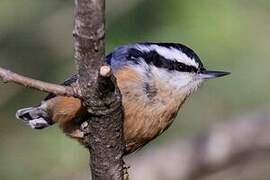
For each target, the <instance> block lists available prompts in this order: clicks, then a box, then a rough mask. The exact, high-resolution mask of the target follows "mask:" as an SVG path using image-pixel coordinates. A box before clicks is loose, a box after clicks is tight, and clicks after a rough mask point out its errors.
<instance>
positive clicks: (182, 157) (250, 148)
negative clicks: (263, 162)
mask: <svg viewBox="0 0 270 180" xmlns="http://www.w3.org/2000/svg"><path fill="white" fill-rule="evenodd" d="M262 152H268V153H269V152H270V114H269V113H260V114H255V115H253V114H249V115H247V116H244V117H241V118H239V119H236V120H233V121H230V122H227V123H224V124H219V125H216V126H214V127H212V128H211V129H210V130H209V131H207V133H205V134H201V135H199V136H197V137H195V138H193V139H190V140H187V141H185V142H179V143H176V144H173V145H170V146H166V147H164V148H161V149H159V150H156V151H151V152H149V153H147V154H145V155H143V156H142V157H135V158H134V159H132V164H133V171H132V172H131V175H130V176H131V179H147V180H159V179H168V180H170V179H178V180H195V179H200V178H202V177H205V176H207V175H210V174H213V173H215V172H218V171H220V170H222V169H225V168H227V167H231V166H233V165H235V164H238V163H239V162H243V160H245V159H247V158H248V157H251V156H253V155H256V154H257V155H258V154H261V153H262ZM160 162H164V163H160Z"/></svg>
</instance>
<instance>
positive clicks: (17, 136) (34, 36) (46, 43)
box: [0, 0, 270, 180]
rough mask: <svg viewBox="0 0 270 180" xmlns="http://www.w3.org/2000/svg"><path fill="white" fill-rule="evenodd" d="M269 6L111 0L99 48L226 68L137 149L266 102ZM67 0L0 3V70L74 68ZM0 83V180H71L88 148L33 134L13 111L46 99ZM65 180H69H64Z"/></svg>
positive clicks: (40, 74)
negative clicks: (163, 50)
mask: <svg viewBox="0 0 270 180" xmlns="http://www.w3.org/2000/svg"><path fill="white" fill-rule="evenodd" d="M269 20H270V1H269V0H256V1H254V0H226V1H217V0H201V1H197V0H188V1H187V0H186V1H183V0H166V1H164V0H110V1H108V2H107V35H106V40H107V52H109V51H111V50H112V49H113V48H114V47H117V46H119V45H122V44H126V43H132V42H139V41H140V42H144V41H155V42H161V41H163V42H181V43H183V44H186V45H188V46H190V47H192V48H193V49H194V50H195V51H196V52H197V53H198V54H199V55H200V57H201V59H202V61H203V62H204V64H205V65H206V67H208V68H212V69H219V70H227V71H231V72H232V75H231V76H228V77H226V78H222V79H218V80H213V81H209V82H207V83H205V84H204V86H203V87H202V88H201V89H200V90H199V91H198V92H197V93H196V94H195V95H194V96H192V98H190V99H189V101H188V102H187V103H186V104H185V106H184V108H183V110H182V112H183V113H181V114H180V115H179V116H178V118H177V120H176V121H175V122H174V124H173V126H172V127H171V128H170V129H169V130H168V131H166V133H164V135H163V136H162V137H160V138H158V139H157V140H155V141H154V142H152V143H150V144H149V145H147V147H146V148H144V149H142V152H143V151H145V150H146V149H148V150H149V149H151V148H153V147H155V146H158V145H159V144H161V143H164V142H167V141H177V140H179V139H181V138H186V137H188V136H192V135H194V134H195V133H197V132H200V131H203V130H204V129H206V128H207V127H209V125H211V124H213V123H215V122H217V121H224V120H226V119H229V118H232V117H234V116H237V115H239V114H242V113H245V112H249V111H256V110H258V109H263V108H265V107H268V106H269V105H270V96H269V88H270V83H269V80H267V78H268V75H269V72H270V68H269V67H270V61H269V59H268V57H269V56H270V50H269V48H270V45H269V42H270V36H269V35H270V21H269ZM72 28H73V1H64V0H48V1H44V0H43V1H42V0H13V1H10V0H0V66H2V67H5V68H9V69H11V70H13V71H15V72H18V73H21V74H24V75H27V76H30V77H34V78H38V79H41V80H45V81H49V82H55V83H58V82H59V83H60V82H61V81H63V79H65V78H66V77H68V76H69V74H71V73H72V72H74V71H75V66H74V61H73V45H72V36H71V32H72ZM44 95H45V94H44V93H40V92H37V91H34V90H29V89H25V88H22V87H20V86H17V85H14V84H1V85H0V179H1V180H17V179H23V180H24V179H27V180H31V179H38V180H45V179H46V180H47V179H78V178H75V177H78V175H79V174H80V173H81V172H84V173H85V172H87V170H88V152H87V150H85V149H84V148H82V147H81V146H80V145H79V144H78V143H77V142H75V141H73V140H70V139H68V138H66V137H65V136H64V135H63V134H62V133H61V131H60V130H59V129H58V128H57V127H53V128H49V129H45V130H42V131H38V130H32V129H30V128H29V127H28V126H26V125H25V124H24V123H23V122H22V121H19V120H16V118H15V112H16V110H17V109H18V108H21V107H25V106H26V107H27V106H32V105H35V104H37V103H39V101H40V99H41V98H42V97H43V96H44ZM72 177H73V178H72Z"/></svg>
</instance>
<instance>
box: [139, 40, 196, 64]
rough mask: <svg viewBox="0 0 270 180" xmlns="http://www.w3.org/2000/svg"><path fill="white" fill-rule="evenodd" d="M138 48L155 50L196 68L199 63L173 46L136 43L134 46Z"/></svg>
mask: <svg viewBox="0 0 270 180" xmlns="http://www.w3.org/2000/svg"><path fill="white" fill-rule="evenodd" d="M136 48H137V49H138V50H141V51H145V52H150V51H156V52H157V53H158V54H160V55H161V56H163V57H164V58H166V59H169V60H172V61H173V60H176V61H177V62H181V63H184V64H186V65H189V66H194V67H196V68H199V64H198V63H197V62H196V61H195V59H194V58H192V59H191V58H189V57H188V56H187V55H186V54H185V53H183V52H181V51H180V50H178V49H176V48H174V47H170V48H167V47H162V46H158V45H149V46H145V45H141V44H139V45H137V47H136Z"/></svg>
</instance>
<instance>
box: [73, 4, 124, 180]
mask: <svg viewBox="0 0 270 180" xmlns="http://www.w3.org/2000/svg"><path fill="white" fill-rule="evenodd" d="M75 5H76V7H75V27H74V31H73V36H74V45H75V59H76V63H77V67H78V71H79V85H80V89H81V92H82V99H83V102H84V105H85V106H86V107H87V109H88V112H89V113H90V114H91V116H90V118H91V119H89V121H88V122H89V123H88V124H89V127H88V130H87V131H88V132H87V133H86V134H88V135H87V136H85V145H86V146H87V147H88V149H89V151H90V154H91V156H90V157H91V159H90V166H91V171H92V179H93V180H110V179H112V180H121V179H122V178H123V170H122V168H123V160H122V156H123V153H124V147H125V143H124V138H123V120H122V119H123V111H122V104H121V94H120V91H119V89H118V87H117V84H116V81H115V78H114V77H113V75H112V73H111V69H110V67H109V66H106V65H105V64H106V63H105V49H104V36H105V30H104V28H105V0H99V1H97V0H75Z"/></svg>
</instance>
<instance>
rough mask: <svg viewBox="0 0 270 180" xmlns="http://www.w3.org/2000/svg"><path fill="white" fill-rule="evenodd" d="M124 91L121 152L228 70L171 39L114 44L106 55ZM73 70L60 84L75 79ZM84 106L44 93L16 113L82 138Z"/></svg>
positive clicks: (154, 132)
mask: <svg viewBox="0 0 270 180" xmlns="http://www.w3.org/2000/svg"><path fill="white" fill-rule="evenodd" d="M106 59H107V63H108V64H109V65H110V66H111V68H112V71H113V74H114V75H115V77H116V79H117V84H118V86H119V88H120V91H121V93H122V96H123V106H124V114H125V115H124V136H125V141H126V154H127V153H131V152H133V151H135V150H137V149H138V148H140V147H142V146H143V145H144V144H146V143H147V142H149V141H150V140H152V139H154V138H155V137H157V136H158V135H160V134H161V133H162V132H163V131H164V130H166V129H167V128H168V127H169V126H170V125H171V123H172V122H173V119H174V118H175V117H176V115H177V112H178V111H179V109H180V108H181V106H182V105H183V103H184V102H185V100H186V99H187V98H188V97H189V96H190V95H191V94H192V93H193V92H194V91H196V90H197V88H198V87H199V86H200V85H201V84H202V82H203V81H204V80H206V79H212V78H216V77H221V76H225V75H228V74H229V73H228V72H223V71H209V70H206V69H205V68H204V66H203V64H202V62H201V61H200V59H199V57H198V56H197V55H196V54H195V52H194V51H193V50H191V49H190V48H188V47H186V46H184V45H182V44H176V43H136V44H130V45H125V46H122V47H120V48H117V49H115V50H114V51H113V52H112V53H110V54H109V55H108V56H107V57H106ZM77 79H78V77H77V75H73V76H72V77H71V78H69V79H68V80H66V81H65V82H64V83H63V85H65V86H71V85H76V83H78V82H77ZM85 114H86V110H85V108H84V107H83V106H82V102H81V100H80V99H77V98H74V97H64V96H56V95H54V94H49V95H48V96H47V97H46V98H45V99H44V100H43V101H42V102H41V103H40V105H38V106H35V107H30V108H24V109H20V110H18V111H17V113H16V116H17V118H19V119H23V120H24V121H25V122H26V123H27V124H29V125H30V126H31V127H32V128H34V129H43V128H46V127H49V126H51V125H53V124H54V123H59V124H60V127H61V128H62V129H63V131H64V132H65V133H66V134H67V135H69V136H70V137H73V138H77V139H81V138H83V133H82V131H81V124H82V123H83V122H84V121H85V118H84V115H85Z"/></svg>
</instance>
